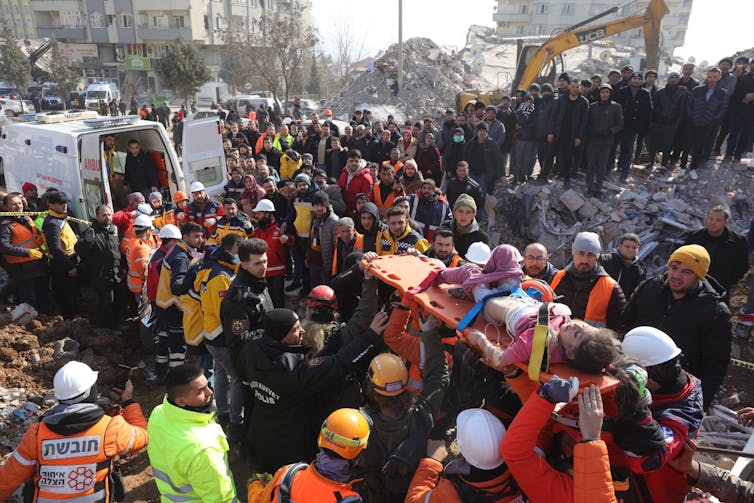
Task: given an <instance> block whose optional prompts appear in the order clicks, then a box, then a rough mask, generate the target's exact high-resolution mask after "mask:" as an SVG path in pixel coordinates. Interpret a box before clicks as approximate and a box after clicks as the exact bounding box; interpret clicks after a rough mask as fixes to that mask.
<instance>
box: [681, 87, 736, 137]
mask: <svg viewBox="0 0 754 503" xmlns="http://www.w3.org/2000/svg"><path fill="white" fill-rule="evenodd" d="M708 89H709V87H707V85H706V84H705V85H703V86H699V87H696V88H694V90H693V91H691V96H689V98H688V101H687V104H686V113H687V114H688V116H689V120H690V121H691V124H692V125H694V126H698V127H711V126H714V125H716V124H720V122H722V120H723V117H725V112H726V110H727V109H728V96H727V93H726V92H725V89H722V88H721V87H720V86H719V85H718V86H716V87H715V88H714V90H713V91H712V95H711V96H710V98H709V101H707V90H708Z"/></svg>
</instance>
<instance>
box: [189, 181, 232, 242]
mask: <svg viewBox="0 0 754 503" xmlns="http://www.w3.org/2000/svg"><path fill="white" fill-rule="evenodd" d="M191 198H192V199H193V200H192V201H191V204H189V206H188V213H189V222H195V223H197V224H199V225H201V226H202V229H203V232H204V239H205V240H206V239H208V238H209V237H210V236H212V235H213V234H214V233H215V232H217V219H218V218H220V217H221V216H223V215H224V214H225V211H224V209H223V207H222V205H221V204H220V203H218V202H217V201H213V200H212V199H210V198H209V196H208V195H207V191H206V190H205V189H204V184H203V183H202V182H192V183H191Z"/></svg>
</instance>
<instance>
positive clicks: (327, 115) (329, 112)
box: [325, 108, 332, 117]
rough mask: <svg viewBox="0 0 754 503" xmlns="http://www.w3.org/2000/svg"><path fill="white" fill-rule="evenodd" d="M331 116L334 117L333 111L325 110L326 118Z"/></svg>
mask: <svg viewBox="0 0 754 503" xmlns="http://www.w3.org/2000/svg"><path fill="white" fill-rule="evenodd" d="M330 116H332V110H330V109H329V108H328V109H327V110H325V117H330Z"/></svg>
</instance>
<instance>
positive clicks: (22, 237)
mask: <svg viewBox="0 0 754 503" xmlns="http://www.w3.org/2000/svg"><path fill="white" fill-rule="evenodd" d="M3 205H4V206H5V210H6V211H8V212H11V213H21V212H22V211H23V210H24V203H23V198H22V197H21V195H19V194H13V193H11V194H8V195H7V196H5V197H4V198H3ZM43 239H44V237H43V235H42V234H41V233H40V232H39V229H37V227H36V225H34V221H33V220H32V219H31V217H28V216H25V215H19V216H15V217H12V216H9V217H3V218H2V219H1V220H0V255H2V256H3V261H4V263H3V269H5V270H6V271H7V272H8V275H9V276H10V278H11V279H12V280H15V281H16V285H17V300H18V303H19V304H21V303H24V302H26V303H27V304H29V305H30V306H32V307H34V308H35V309H37V311H40V312H43V313H46V314H49V312H50V272H49V268H48V267H47V258H46V257H45V254H44V252H43V251H42V250H41V249H40V244H41V242H42V240H43Z"/></svg>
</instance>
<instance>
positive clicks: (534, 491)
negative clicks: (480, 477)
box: [500, 393, 616, 503]
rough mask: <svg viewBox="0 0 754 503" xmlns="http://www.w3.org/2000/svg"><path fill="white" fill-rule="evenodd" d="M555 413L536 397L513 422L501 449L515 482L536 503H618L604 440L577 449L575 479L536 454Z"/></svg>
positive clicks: (530, 399)
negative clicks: (540, 437) (538, 442)
mask: <svg viewBox="0 0 754 503" xmlns="http://www.w3.org/2000/svg"><path fill="white" fill-rule="evenodd" d="M554 409H555V405H554V404H552V403H550V402H548V401H547V400H545V399H544V398H542V397H541V396H540V395H539V393H535V394H533V395H531V397H530V398H529V399H528V400H527V401H526V403H525V404H524V407H523V408H522V409H521V410H520V411H519V412H518V414H517V415H516V417H515V418H514V419H513V422H512V423H511V425H510V427H509V428H508V431H507V432H506V434H505V437H504V438H503V442H502V444H501V445H500V454H501V456H502V457H503V459H504V460H505V462H506V463H507V465H508V469H509V470H510V472H511V474H512V475H513V478H515V479H516V482H518V485H519V487H521V490H522V491H523V492H524V493H525V494H526V495H527V496H528V497H529V500H530V501H531V502H532V503H540V502H542V503H548V502H551V501H574V502H578V503H586V502H592V501H595V502H596V501H599V502H604V503H615V502H616V498H615V493H614V491H613V479H612V475H611V474H610V460H609V459H608V455H607V446H606V445H605V442H603V441H602V440H592V441H591V442H579V443H577V444H575V445H574V447H573V476H571V475H568V474H567V473H563V472H560V471H558V470H556V469H555V468H554V467H552V466H551V465H550V464H549V463H548V462H547V459H546V458H545V457H544V456H542V455H540V454H539V453H538V452H537V451H536V450H535V447H536V446H537V439H538V437H539V435H540V433H541V432H542V430H543V428H545V426H547V422H548V421H549V420H550V416H551V414H552V412H553V410H554Z"/></svg>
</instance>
